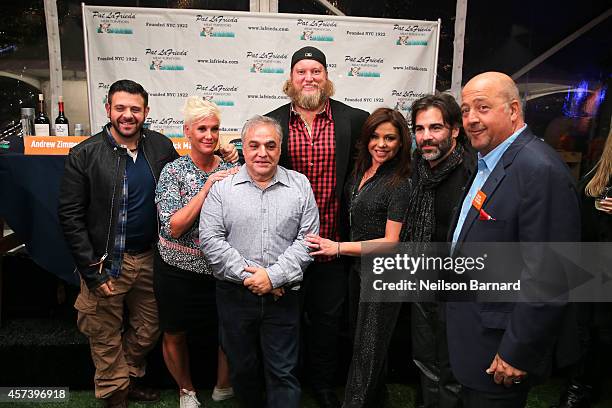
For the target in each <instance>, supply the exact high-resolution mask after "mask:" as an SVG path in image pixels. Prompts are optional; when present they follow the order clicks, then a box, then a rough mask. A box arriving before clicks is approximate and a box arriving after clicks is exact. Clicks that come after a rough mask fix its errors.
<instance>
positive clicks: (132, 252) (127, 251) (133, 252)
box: [123, 247, 151, 255]
mask: <svg viewBox="0 0 612 408" xmlns="http://www.w3.org/2000/svg"><path fill="white" fill-rule="evenodd" d="M150 250H151V247H146V248H139V249H132V248H125V251H123V253H125V254H128V255H140V254H144V253H145V252H149V251H150Z"/></svg>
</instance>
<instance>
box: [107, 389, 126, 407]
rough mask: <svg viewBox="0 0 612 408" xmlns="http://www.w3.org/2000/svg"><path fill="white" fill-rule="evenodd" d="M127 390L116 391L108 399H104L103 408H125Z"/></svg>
mask: <svg viewBox="0 0 612 408" xmlns="http://www.w3.org/2000/svg"><path fill="white" fill-rule="evenodd" d="M127 395H128V390H121V391H116V392H115V393H113V394H111V396H110V397H108V398H104V399H103V400H102V401H104V407H105V408H127V406H128V405H127Z"/></svg>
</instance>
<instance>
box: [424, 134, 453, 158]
mask: <svg viewBox="0 0 612 408" xmlns="http://www.w3.org/2000/svg"><path fill="white" fill-rule="evenodd" d="M452 144H453V141H452V137H450V136H449V137H447V138H446V139H444V140H443V141H441V142H440V143H438V145H437V146H436V145H433V144H430V143H428V144H423V145H421V146H419V152H421V156H422V157H423V159H425V160H427V161H432V160H438V159H439V158H440V157H442V156H444V155H445V154H446V153H448V152H449V150H450V149H451V147H452ZM423 146H433V147H436V149H437V150H436V151H435V152H431V153H425V152H423V149H422V147H423Z"/></svg>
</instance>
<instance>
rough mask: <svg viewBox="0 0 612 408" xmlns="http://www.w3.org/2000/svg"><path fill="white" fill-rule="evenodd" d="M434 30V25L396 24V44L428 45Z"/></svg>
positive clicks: (394, 28) (394, 27)
mask: <svg viewBox="0 0 612 408" xmlns="http://www.w3.org/2000/svg"><path fill="white" fill-rule="evenodd" d="M433 30H434V27H433V26H422V25H417V24H412V25H401V24H394V25H393V31H395V32H397V37H396V38H397V40H396V41H395V44H396V45H408V46H426V45H427V44H428V41H427V39H426V38H427V37H429V36H430V35H431V33H432V31H433Z"/></svg>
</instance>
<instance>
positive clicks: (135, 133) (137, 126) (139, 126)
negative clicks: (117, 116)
mask: <svg viewBox="0 0 612 408" xmlns="http://www.w3.org/2000/svg"><path fill="white" fill-rule="evenodd" d="M133 125H134V126H135V127H134V131H133V132H131V133H124V132H122V131H121V126H120V125H119V122H117V121H111V126H112V127H113V128H114V129H115V131H116V132H117V133H118V134H119V135H121V137H123V138H125V139H130V138H133V137H138V136H139V135H140V132H141V131H142V127H143V123H141V124H138V123H134V124H133Z"/></svg>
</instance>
